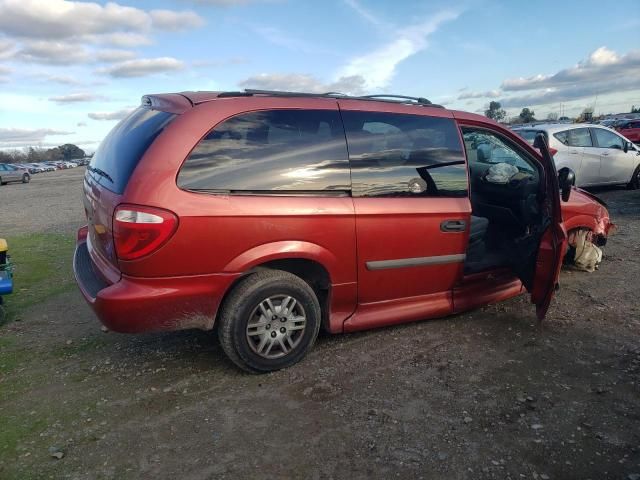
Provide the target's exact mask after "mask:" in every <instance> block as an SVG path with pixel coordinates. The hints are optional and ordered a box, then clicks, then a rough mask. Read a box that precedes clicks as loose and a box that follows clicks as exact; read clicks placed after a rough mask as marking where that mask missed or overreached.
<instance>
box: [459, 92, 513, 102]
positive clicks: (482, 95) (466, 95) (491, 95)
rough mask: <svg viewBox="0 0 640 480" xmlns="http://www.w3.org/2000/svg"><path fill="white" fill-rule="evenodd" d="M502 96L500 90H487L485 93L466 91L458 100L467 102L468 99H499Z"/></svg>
mask: <svg viewBox="0 0 640 480" xmlns="http://www.w3.org/2000/svg"><path fill="white" fill-rule="evenodd" d="M500 95H502V92H501V91H500V90H487V91H484V92H472V91H464V92H462V93H461V94H460V95H458V100H465V99H467V98H497V97H499V96H500Z"/></svg>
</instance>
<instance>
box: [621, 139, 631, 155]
mask: <svg viewBox="0 0 640 480" xmlns="http://www.w3.org/2000/svg"><path fill="white" fill-rule="evenodd" d="M630 146H631V145H629V142H627V141H625V142H624V147H623V148H622V150H623V151H624V153H627V152H628V151H629V147H630Z"/></svg>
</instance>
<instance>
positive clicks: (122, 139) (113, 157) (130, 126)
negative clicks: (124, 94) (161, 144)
mask: <svg viewBox="0 0 640 480" xmlns="http://www.w3.org/2000/svg"><path fill="white" fill-rule="evenodd" d="M175 117H176V115H175V114H173V113H168V112H163V111H160V110H152V109H150V108H145V107H140V108H137V109H136V110H134V111H133V112H131V114H129V116H128V117H126V118H125V119H124V120H122V121H121V122H120V123H118V124H117V125H116V126H115V127H114V128H113V130H111V131H110V132H109V134H108V135H107V136H106V137H105V139H104V140H103V141H102V142H101V143H100V146H99V147H98V149H97V150H96V153H95V154H94V156H93V159H92V160H91V163H90V164H89V166H88V167H87V170H88V172H87V174H90V175H92V176H93V177H94V178H95V180H96V181H97V182H98V183H99V184H100V185H101V186H103V187H104V188H106V189H108V190H111V191H112V192H114V193H118V194H120V193H122V192H124V189H125V187H126V186H127V183H128V182H129V178H130V177H131V174H132V173H133V171H134V170H135V168H136V166H137V165H138V162H139V161H140V159H141V158H142V155H144V152H145V151H146V150H147V149H148V148H149V146H150V145H151V143H153V141H154V140H155V139H156V137H157V136H158V135H159V134H160V132H162V130H163V129H164V128H165V127H166V126H167V125H168V124H169V123H170V122H171V120H173V119H174V118H175ZM89 172H90V173H89Z"/></svg>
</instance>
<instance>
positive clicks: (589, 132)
mask: <svg viewBox="0 0 640 480" xmlns="http://www.w3.org/2000/svg"><path fill="white" fill-rule="evenodd" d="M513 130H514V131H515V132H516V133H518V134H519V135H521V136H522V137H523V138H525V139H526V140H527V141H528V142H529V143H530V144H532V143H533V140H534V138H535V136H536V135H537V134H538V133H543V134H544V135H545V136H546V137H547V139H548V142H549V147H550V148H551V149H552V152H553V154H554V160H555V163H556V167H557V168H558V169H560V168H562V167H569V168H571V169H572V170H573V171H574V173H575V178H576V185H577V186H580V187H586V186H593V185H627V186H628V187H629V188H640V147H637V146H635V145H633V143H632V142H630V141H629V139H627V138H625V137H623V136H621V135H620V134H619V133H617V132H616V131H615V130H612V129H610V128H606V127H603V126H600V125H590V124H573V125H559V124H545V125H537V126H536V127H531V128H528V127H522V128H514V129H513Z"/></svg>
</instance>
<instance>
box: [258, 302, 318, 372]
mask: <svg viewBox="0 0 640 480" xmlns="http://www.w3.org/2000/svg"><path fill="white" fill-rule="evenodd" d="M306 325H307V317H306V315H305V312H304V308H303V307H302V305H301V303H300V302H299V301H298V300H297V299H296V298H294V297H292V296H290V295H272V296H270V297H268V298H265V299H264V300H263V301H261V302H260V303H259V304H258V305H257V306H256V307H255V308H254V309H253V311H252V312H251V315H250V317H249V322H248V323H247V330H246V335H247V342H248V343H249V347H250V348H251V350H252V351H253V352H254V353H256V354H257V355H260V356H261V357H263V358H268V359H274V358H280V357H283V356H285V355H287V354H288V353H289V352H291V351H292V350H294V349H295V348H296V347H297V346H298V345H299V344H300V342H301V340H302V337H303V336H304V331H305V328H306Z"/></svg>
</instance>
